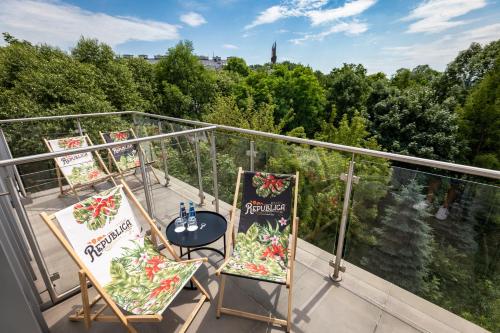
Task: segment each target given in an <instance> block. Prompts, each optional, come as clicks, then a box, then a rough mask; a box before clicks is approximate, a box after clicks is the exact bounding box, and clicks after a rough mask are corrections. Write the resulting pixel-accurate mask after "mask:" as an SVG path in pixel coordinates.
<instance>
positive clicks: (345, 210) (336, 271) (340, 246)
mask: <svg viewBox="0 0 500 333" xmlns="http://www.w3.org/2000/svg"><path fill="white" fill-rule="evenodd" d="M354 164H355V162H354V155H353V156H352V159H351V161H350V162H349V171H348V173H347V179H346V186H345V193H344V205H343V207H342V217H341V219H340V228H339V238H338V241H337V252H336V253H335V263H334V266H333V274H332V276H331V279H332V280H333V281H336V282H339V281H341V280H342V277H341V276H340V271H341V269H342V268H341V267H340V264H341V261H342V254H343V251H344V240H345V233H346V228H347V217H348V215H349V205H350V203H351V192H352V181H353V178H354Z"/></svg>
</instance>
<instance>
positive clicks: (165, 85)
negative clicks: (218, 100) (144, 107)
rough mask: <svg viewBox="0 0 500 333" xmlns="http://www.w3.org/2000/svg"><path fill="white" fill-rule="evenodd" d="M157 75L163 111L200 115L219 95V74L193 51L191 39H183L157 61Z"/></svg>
mask: <svg viewBox="0 0 500 333" xmlns="http://www.w3.org/2000/svg"><path fill="white" fill-rule="evenodd" d="M156 79H157V80H158V85H159V87H160V88H159V91H160V93H161V95H162V96H161V97H162V101H161V104H160V105H161V106H160V111H161V112H162V113H163V114H168V115H173V116H177V117H190V118H199V117H200V116H201V114H202V111H203V109H204V107H205V106H206V105H207V104H208V103H210V102H211V100H212V99H213V98H214V96H215V92H216V90H215V89H216V85H215V76H214V74H213V72H212V71H209V70H207V69H205V67H203V65H202V64H201V63H200V62H199V60H198V58H197V57H196V56H195V55H194V54H193V44H192V43H191V42H190V41H181V42H179V43H178V44H177V45H176V46H175V47H172V48H170V49H169V50H168V54H167V56H166V57H165V58H162V59H161V60H160V61H159V62H158V64H157V65H156Z"/></svg>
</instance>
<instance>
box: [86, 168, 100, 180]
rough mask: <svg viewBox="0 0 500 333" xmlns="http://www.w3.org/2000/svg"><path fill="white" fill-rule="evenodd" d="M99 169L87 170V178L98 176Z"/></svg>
mask: <svg viewBox="0 0 500 333" xmlns="http://www.w3.org/2000/svg"><path fill="white" fill-rule="evenodd" d="M99 174H100V172H99V170H92V171H90V172H89V179H95V178H97V177H99Z"/></svg>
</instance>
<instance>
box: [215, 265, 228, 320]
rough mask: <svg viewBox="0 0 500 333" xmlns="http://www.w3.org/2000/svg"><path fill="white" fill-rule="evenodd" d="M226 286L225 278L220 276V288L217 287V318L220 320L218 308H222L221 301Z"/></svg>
mask: <svg viewBox="0 0 500 333" xmlns="http://www.w3.org/2000/svg"><path fill="white" fill-rule="evenodd" d="M225 286H226V276H225V275H224V274H222V275H221V279H220V287H219V299H218V300H217V313H216V316H217V318H220V308H221V307H222V300H223V299H224V288H225Z"/></svg>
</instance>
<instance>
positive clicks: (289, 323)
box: [286, 283, 293, 332]
mask: <svg viewBox="0 0 500 333" xmlns="http://www.w3.org/2000/svg"><path fill="white" fill-rule="evenodd" d="M292 286H293V283H290V287H289V288H288V313H287V316H286V331H287V332H290V330H291V329H292Z"/></svg>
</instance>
